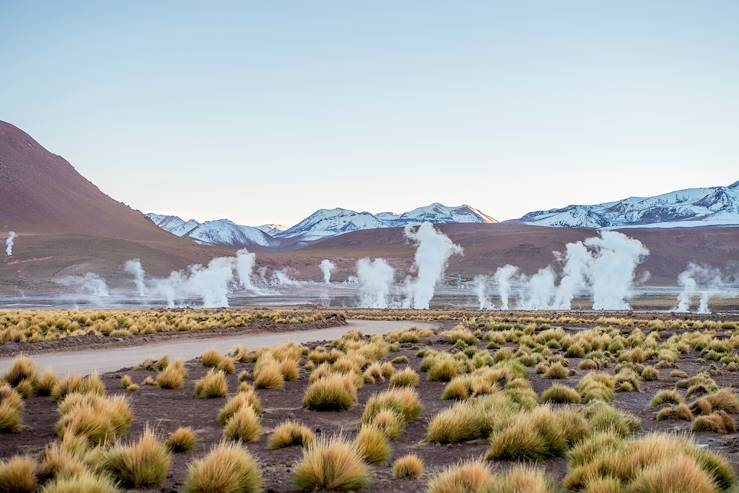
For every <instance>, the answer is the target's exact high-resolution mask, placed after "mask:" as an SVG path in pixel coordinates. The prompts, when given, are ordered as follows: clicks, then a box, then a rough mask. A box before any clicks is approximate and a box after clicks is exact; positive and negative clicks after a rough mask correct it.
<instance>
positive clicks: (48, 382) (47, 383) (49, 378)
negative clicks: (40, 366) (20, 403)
mask: <svg viewBox="0 0 739 493" xmlns="http://www.w3.org/2000/svg"><path fill="white" fill-rule="evenodd" d="M57 383H59V377H57V376H56V374H55V373H54V372H53V371H51V370H44V372H43V373H42V374H41V376H39V377H38V380H37V381H36V393H37V394H38V395H51V392H52V390H54V386H56V384H57Z"/></svg>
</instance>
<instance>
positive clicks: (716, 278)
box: [673, 262, 725, 313]
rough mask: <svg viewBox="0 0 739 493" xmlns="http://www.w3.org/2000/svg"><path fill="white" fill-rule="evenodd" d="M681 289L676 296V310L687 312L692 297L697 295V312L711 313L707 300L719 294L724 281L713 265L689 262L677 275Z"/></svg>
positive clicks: (674, 309)
mask: <svg viewBox="0 0 739 493" xmlns="http://www.w3.org/2000/svg"><path fill="white" fill-rule="evenodd" d="M677 283H678V284H679V285H680V286H681V287H682V291H681V292H680V294H679V295H678V298H677V306H676V307H675V308H673V311H676V312H689V311H690V305H691V303H692V301H693V298H695V297H696V296H697V297H699V302H698V309H697V313H711V312H710V309H709V308H708V302H709V301H710V299H711V297H712V296H716V295H720V293H721V291H722V288H723V287H724V285H725V283H724V280H723V279H722V276H721V271H720V270H719V269H716V268H714V267H708V266H705V265H698V264H694V263H692V262H691V263H689V264H688V268H687V269H686V270H684V271H683V272H681V273H680V275H679V276H678V277H677Z"/></svg>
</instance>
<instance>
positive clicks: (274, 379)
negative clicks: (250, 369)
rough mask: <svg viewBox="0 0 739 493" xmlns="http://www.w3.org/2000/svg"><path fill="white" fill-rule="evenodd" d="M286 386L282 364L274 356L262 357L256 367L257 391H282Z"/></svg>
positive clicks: (255, 384)
mask: <svg viewBox="0 0 739 493" xmlns="http://www.w3.org/2000/svg"><path fill="white" fill-rule="evenodd" d="M284 386H285V377H283V375H282V369H281V368H280V364H279V363H278V362H277V360H276V359H274V358H273V357H272V355H270V354H267V355H265V356H261V357H260V358H259V359H258V360H257V363H256V366H255V367H254V387H255V388H257V389H281V388H282V387H284Z"/></svg>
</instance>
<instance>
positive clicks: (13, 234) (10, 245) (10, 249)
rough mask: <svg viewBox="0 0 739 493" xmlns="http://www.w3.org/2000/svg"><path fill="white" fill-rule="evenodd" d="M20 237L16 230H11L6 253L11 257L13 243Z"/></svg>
mask: <svg viewBox="0 0 739 493" xmlns="http://www.w3.org/2000/svg"><path fill="white" fill-rule="evenodd" d="M17 237H18V235H17V234H15V231H9V232H8V237H7V238H6V239H5V254H6V255H7V256H8V257H10V256H12V255H13V244H14V243H15V239H16V238H17Z"/></svg>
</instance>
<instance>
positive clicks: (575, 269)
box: [553, 241, 592, 310]
mask: <svg viewBox="0 0 739 493" xmlns="http://www.w3.org/2000/svg"><path fill="white" fill-rule="evenodd" d="M565 248H566V253H565V255H564V261H565V264H564V267H563V268H562V279H561V280H560V282H559V288H558V289H557V293H556V294H555V296H554V306H553V307H554V308H556V309H557V310H570V309H571V308H572V299H573V298H574V297H575V296H577V295H578V294H580V293H581V292H582V291H583V290H584V289H585V288H586V287H587V285H588V272H589V271H590V269H591V267H592V257H591V256H590V252H588V249H587V247H586V246H585V245H584V244H583V242H581V241H578V242H576V243H568V244H567V246H566V247H565ZM555 256H556V257H561V255H560V254H559V252H555Z"/></svg>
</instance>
